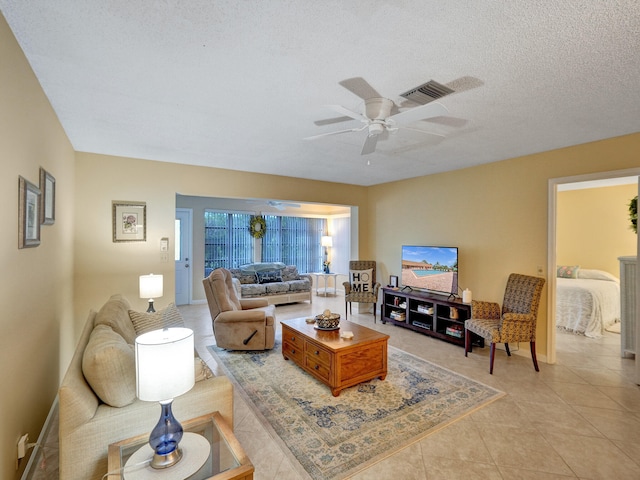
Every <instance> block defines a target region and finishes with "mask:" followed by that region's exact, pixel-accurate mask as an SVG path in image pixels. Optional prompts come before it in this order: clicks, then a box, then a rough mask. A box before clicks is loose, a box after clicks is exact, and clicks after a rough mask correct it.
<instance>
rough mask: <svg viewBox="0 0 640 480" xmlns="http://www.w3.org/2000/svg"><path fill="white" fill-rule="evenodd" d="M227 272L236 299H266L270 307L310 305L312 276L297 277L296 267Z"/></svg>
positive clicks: (268, 265) (262, 265)
mask: <svg viewBox="0 0 640 480" xmlns="http://www.w3.org/2000/svg"><path fill="white" fill-rule="evenodd" d="M229 271H230V272H231V275H232V276H233V283H234V287H235V289H236V292H237V294H238V297H239V298H266V299H267V301H268V302H269V304H271V305H280V304H282V303H294V302H304V301H306V300H308V301H309V303H311V301H312V297H311V290H312V287H313V280H312V278H311V275H308V274H305V273H298V267H296V266H295V265H285V264H284V263H280V262H259V263H248V264H246V265H242V266H241V267H240V268H230V269H229Z"/></svg>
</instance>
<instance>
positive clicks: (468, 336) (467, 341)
mask: <svg viewBox="0 0 640 480" xmlns="http://www.w3.org/2000/svg"><path fill="white" fill-rule="evenodd" d="M471 348H472V347H471V332H470V331H469V330H467V329H466V328H465V329H464V356H465V357H466V356H467V354H468V353H469V352H470V351H471Z"/></svg>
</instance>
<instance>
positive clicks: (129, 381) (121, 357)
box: [82, 325, 136, 407]
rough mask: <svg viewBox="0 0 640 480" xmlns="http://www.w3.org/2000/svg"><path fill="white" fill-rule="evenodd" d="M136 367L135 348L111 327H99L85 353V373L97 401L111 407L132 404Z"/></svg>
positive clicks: (96, 328) (83, 358)
mask: <svg viewBox="0 0 640 480" xmlns="http://www.w3.org/2000/svg"><path fill="white" fill-rule="evenodd" d="M132 328H133V327H132ZM135 367H136V360H135V353H134V349H133V345H129V344H127V342H126V341H125V339H124V338H122V335H120V334H119V333H117V332H115V331H114V330H113V329H112V328H111V327H109V326H107V325H96V326H95V327H94V329H93V331H92V332H91V336H90V337H89V343H88V344H87V347H86V348H85V350H84V355H83V357H82V373H83V374H84V377H85V378H86V379H87V382H88V383H89V385H90V386H91V388H92V389H93V391H94V392H95V394H96V395H97V396H98V398H100V400H102V402H104V403H106V404H107V405H110V406H112V407H124V406H126V405H129V404H130V403H132V402H133V401H134V400H135V398H136V368H135Z"/></svg>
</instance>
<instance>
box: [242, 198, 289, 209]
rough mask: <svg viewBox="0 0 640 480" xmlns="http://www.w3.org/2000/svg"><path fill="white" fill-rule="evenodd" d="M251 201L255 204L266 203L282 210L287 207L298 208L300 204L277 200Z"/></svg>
mask: <svg viewBox="0 0 640 480" xmlns="http://www.w3.org/2000/svg"><path fill="white" fill-rule="evenodd" d="M251 203H254V204H257V205H268V206H270V207H273V208H275V209H276V210H284V209H286V208H287V207H288V208H300V207H301V205H300V204H299V203H288V202H280V201H278V200H251Z"/></svg>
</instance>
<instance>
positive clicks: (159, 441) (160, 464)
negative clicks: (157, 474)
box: [149, 399, 183, 468]
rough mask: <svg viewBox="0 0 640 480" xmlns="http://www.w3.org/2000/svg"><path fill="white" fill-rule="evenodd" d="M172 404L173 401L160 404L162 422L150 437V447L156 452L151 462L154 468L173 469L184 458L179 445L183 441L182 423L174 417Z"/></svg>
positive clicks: (159, 422)
mask: <svg viewBox="0 0 640 480" xmlns="http://www.w3.org/2000/svg"><path fill="white" fill-rule="evenodd" d="M172 403H173V399H171V400H168V401H166V402H160V407H161V408H162V411H161V413H160V420H158V424H157V425H156V426H155V427H154V429H153V430H152V431H151V434H150V435H149V445H150V446H151V448H152V449H153V451H154V454H153V460H152V461H151V466H152V467H153V468H167V467H171V466H172V465H175V464H176V463H178V462H179V461H180V459H181V458H182V449H181V448H179V446H178V444H179V443H180V440H182V435H183V430H182V425H180V422H178V420H176V418H175V417H174V416H173V411H172V410H171V404H172Z"/></svg>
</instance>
